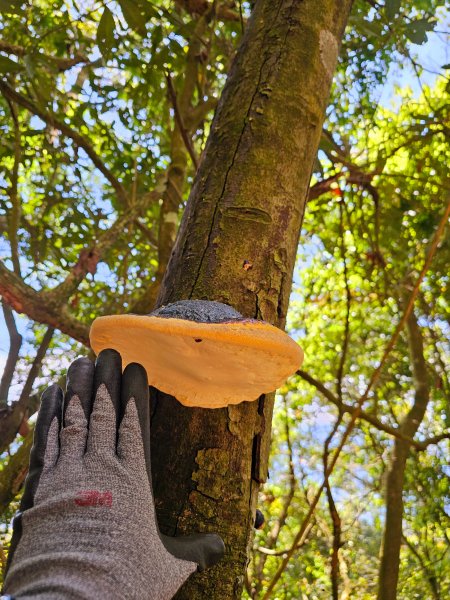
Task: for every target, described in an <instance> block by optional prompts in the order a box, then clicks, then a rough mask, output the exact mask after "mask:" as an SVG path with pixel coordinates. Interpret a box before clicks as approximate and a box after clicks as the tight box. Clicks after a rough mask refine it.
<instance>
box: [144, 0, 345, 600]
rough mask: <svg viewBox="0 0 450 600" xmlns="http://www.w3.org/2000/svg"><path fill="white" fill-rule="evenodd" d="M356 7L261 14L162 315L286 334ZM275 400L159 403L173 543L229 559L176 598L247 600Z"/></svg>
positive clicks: (226, 94)
mask: <svg viewBox="0 0 450 600" xmlns="http://www.w3.org/2000/svg"><path fill="white" fill-rule="evenodd" d="M350 5H351V0H339V1H338V0H320V1H318V0H279V1H276V2H274V1H273V0H260V1H258V2H257V3H256V6H255V9H254V11H253V14H252V17H251V19H250V20H249V22H248V25H247V30H246V33H245V35H244V38H243V41H242V44H241V47H240V49H239V51H238V53H237V56H236V58H235V61H234V63H233V66H232V68H231V72H230V75H229V78H228V80H227V83H226V85H225V89H224V91H223V94H222V98H221V100H220V103H219V106H218V109H217V112H216V116H215V118H214V122H213V124H212V128H211V134H210V137H209V140H208V142H207V145H206V149H205V153H204V158H203V160H202V163H201V166H200V169H199V171H198V173H197V176H196V179H195V182H194V185H193V189H192V192H191V196H190V199H189V202H188V206H187V208H186V211H185V214H184V217H183V221H182V224H181V227H180V231H179V234H178V237H177V242H176V244H175V247H174V251H173V253H172V257H171V259H170V262H169V265H168V269H167V272H166V275H165V279H164V281H163V284H162V288H161V293H160V296H159V299H158V304H160V305H161V304H167V303H168V302H173V301H176V300H179V299H185V298H197V299H208V300H218V301H221V302H225V303H227V304H230V305H232V306H233V307H235V308H236V309H238V310H239V311H240V312H242V314H244V315H245V316H246V317H254V318H259V319H265V320H266V321H269V322H271V323H273V324H275V325H277V326H279V327H284V324H285V318H286V311H287V306H288V301H289V294H290V289H291V283H292V272H293V267H294V262H295V256H296V250H297V244H298V238H299V232H300V226H301V222H302V217H303V211H304V207H305V199H306V197H307V192H308V186H309V181H310V176H311V170H312V166H313V163H314V160H315V157H316V152H317V147H318V143H319V138H320V134H321V129H322V123H323V119H324V113H325V108H326V103H327V99H328V94H329V89H330V84H331V80H332V75H333V71H334V68H335V63H336V58H337V53H338V48H339V43H340V40H341V37H342V34H343V30H344V27H345V23H346V21H347V17H348V12H349V9H350ZM272 409H273V395H270V396H265V397H264V396H263V397H261V398H260V399H259V400H255V401H254V402H244V403H243V404H241V405H239V406H233V407H230V408H228V409H220V410H205V409H189V408H185V407H182V406H181V405H179V404H178V403H177V402H176V401H175V400H174V399H172V398H170V397H167V396H166V397H163V398H162V397H161V396H160V397H158V398H156V402H155V408H154V412H153V415H152V465H153V485H154V491H155V497H156V503H157V508H158V516H159V520H160V524H161V528H162V529H163V531H164V532H165V533H172V534H173V533H175V532H177V533H184V532H192V531H216V532H218V533H219V534H220V535H221V536H222V537H223V539H224V541H225V544H226V555H225V558H224V559H223V560H222V561H221V563H220V564H219V565H218V566H217V567H216V568H215V569H212V570H210V571H208V572H206V573H205V574H200V575H196V576H194V577H192V578H191V579H190V580H189V582H188V583H187V584H186V585H185V586H184V587H183V588H182V590H181V591H180V592H179V594H178V596H177V597H178V598H185V599H189V600H195V599H196V598H211V599H214V598H218V599H221V600H224V599H230V598H240V597H241V592H242V586H243V580H244V571H245V565H246V562H247V548H248V544H249V542H250V538H251V532H252V525H253V518H254V511H255V508H256V498H257V492H258V488H259V484H260V483H261V482H263V481H265V479H266V476H267V461H268V450H269V442H270V429H271V418H272Z"/></svg>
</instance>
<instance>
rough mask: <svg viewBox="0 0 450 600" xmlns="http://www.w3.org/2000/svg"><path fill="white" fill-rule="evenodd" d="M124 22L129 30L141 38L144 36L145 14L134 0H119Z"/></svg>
mask: <svg viewBox="0 0 450 600" xmlns="http://www.w3.org/2000/svg"><path fill="white" fill-rule="evenodd" d="M119 4H120V8H121V9H122V13H123V16H124V18H125V21H126V22H127V23H128V26H129V27H130V29H133V31H136V33H138V34H139V35H141V36H144V35H145V23H146V21H147V18H146V14H145V12H144V11H143V10H142V7H140V6H139V3H138V2H135V1H134V0H119Z"/></svg>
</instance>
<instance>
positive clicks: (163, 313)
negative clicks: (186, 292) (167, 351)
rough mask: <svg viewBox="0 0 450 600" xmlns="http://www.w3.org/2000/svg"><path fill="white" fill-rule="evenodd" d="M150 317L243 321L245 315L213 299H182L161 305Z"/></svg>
mask: <svg viewBox="0 0 450 600" xmlns="http://www.w3.org/2000/svg"><path fill="white" fill-rule="evenodd" d="M148 316H149V317H163V318H166V319H185V320H187V321H195V322H196V323H224V322H226V321H242V320H243V319H244V317H243V316H242V315H241V313H239V312H238V311H237V310H235V309H234V308H232V307H231V306H228V304H223V303H222V302H214V301H212V300H180V301H179V302H173V303H172V304H167V305H166V306H161V307H160V308H157V309H156V310H154V311H153V312H151V313H150V314H149V315H148Z"/></svg>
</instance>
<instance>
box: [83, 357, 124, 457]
mask: <svg viewBox="0 0 450 600" xmlns="http://www.w3.org/2000/svg"><path fill="white" fill-rule="evenodd" d="M121 380H122V359H121V357H120V354H119V353H118V352H117V351H116V350H112V349H110V348H108V349H106V350H103V351H102V352H100V354H99V355H98V357H97V360H96V363H95V374H94V392H95V399H94V405H93V408H92V413H91V416H90V421H89V433H88V444H87V447H88V450H87V451H88V452H97V453H104V454H113V453H115V452H116V443H117V427H118V422H119V410H120V388H121Z"/></svg>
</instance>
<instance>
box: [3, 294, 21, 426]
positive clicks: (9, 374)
mask: <svg viewBox="0 0 450 600" xmlns="http://www.w3.org/2000/svg"><path fill="white" fill-rule="evenodd" d="M2 308H3V315H4V317H5V323H6V327H7V329H8V333H9V352H8V358H7V359H6V364H5V368H4V370H3V374H2V379H1V381H0V410H2V409H3V408H5V409H6V408H7V406H8V394H9V388H10V387H11V381H12V378H13V375H14V371H15V369H16V364H17V360H18V358H19V352H20V347H21V345H22V336H21V335H20V333H19V332H18V331H17V327H16V322H15V320H14V315H13V312H12V310H11V307H10V306H8V304H6V302H5V301H4V300H2ZM0 418H1V414H0Z"/></svg>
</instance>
